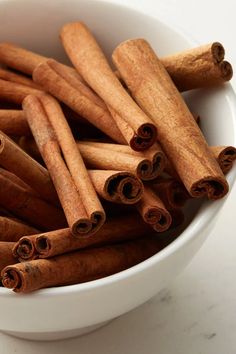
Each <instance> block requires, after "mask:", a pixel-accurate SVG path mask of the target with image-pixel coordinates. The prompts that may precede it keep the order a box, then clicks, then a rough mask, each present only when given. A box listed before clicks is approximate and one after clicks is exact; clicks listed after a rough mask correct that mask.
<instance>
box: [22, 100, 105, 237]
mask: <svg viewBox="0 0 236 354" xmlns="http://www.w3.org/2000/svg"><path fill="white" fill-rule="evenodd" d="M23 109H24V111H25V113H26V117H27V120H28V123H29V126H30V128H31V130H32V133H33V136H34V138H35V140H36V143H37V145H38V148H39V151H40V153H41V155H42V157H43V159H44V162H45V164H46V166H47V168H48V171H49V173H50V175H51V178H52V181H53V183H54V186H55V188H56V191H57V193H58V196H59V199H60V201H61V205H62V207H63V210H64V212H65V216H66V218H67V221H68V224H69V227H70V229H71V231H72V233H73V234H74V235H75V236H85V235H87V234H88V233H89V232H91V231H93V232H96V231H97V230H98V229H99V228H100V227H101V226H102V225H103V223H104V221H105V213H104V210H103V208H102V206H101V203H100V201H99V199H98V197H97V194H96V192H95V190H94V187H93V185H92V182H91V180H90V178H89V175H88V172H87V170H86V168H85V166H84V163H83V160H82V158H81V155H80V153H79V151H78V148H77V146H76V143H75V141H74V138H73V135H72V133H71V131H70V128H69V126H68V124H67V122H66V120H65V117H64V115H63V112H62V110H61V108H60V105H59V104H58V103H57V101H56V100H55V99H54V98H52V97H51V96H49V95H42V96H40V97H36V96H28V97H27V98H26V99H25V100H24V102H23ZM61 151H62V153H63V156H64V159H65V162H66V164H67V166H66V164H65V162H64V160H63V158H62V156H61Z"/></svg>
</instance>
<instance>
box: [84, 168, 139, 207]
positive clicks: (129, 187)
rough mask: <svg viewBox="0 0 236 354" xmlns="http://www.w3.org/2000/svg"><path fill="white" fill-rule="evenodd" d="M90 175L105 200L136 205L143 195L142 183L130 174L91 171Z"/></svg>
mask: <svg viewBox="0 0 236 354" xmlns="http://www.w3.org/2000/svg"><path fill="white" fill-rule="evenodd" d="M89 175H90V178H91V180H92V182H93V185H94V188H95V189H96V191H97V193H98V194H99V195H100V196H101V197H102V198H103V199H105V200H108V201H111V202H115V203H122V204H134V203H137V202H138V201H139V200H140V199H141V197H142V195H143V184H142V182H141V181H140V180H139V179H138V178H137V177H136V176H135V175H134V174H132V173H130V172H124V171H119V172H118V171H109V170H108V171H106V170H89Z"/></svg>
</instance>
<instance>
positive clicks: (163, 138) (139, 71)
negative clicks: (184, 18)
mask: <svg viewBox="0 0 236 354" xmlns="http://www.w3.org/2000/svg"><path fill="white" fill-rule="evenodd" d="M113 61H114V63H115V65H116V66H117V68H118V70H119V72H120V74H121V76H122V77H123V79H124V81H125V82H126V84H127V86H128V88H129V90H130V91H131V92H132V95H133V96H134V97H135V99H136V101H137V102H138V104H139V105H140V107H142V109H143V110H144V111H145V112H147V113H148V114H149V116H150V117H151V118H152V120H153V121H154V122H155V123H156V125H157V126H158V131H159V141H160V143H161V146H162V148H163V150H164V151H165V153H166V155H167V157H168V159H169V160H170V162H171V163H172V164H173V166H174V168H175V169H176V171H177V173H178V175H179V177H180V178H181V180H182V181H183V183H184V185H185V187H186V189H187V191H188V192H189V193H190V195H191V196H193V197H201V196H203V195H207V197H208V198H209V199H219V198H222V197H223V196H225V194H226V193H227V192H228V189H229V187H228V183H227V181H226V179H225V177H224V175H223V173H222V171H221V170H220V168H219V166H218V164H217V162H216V160H215V159H214V156H213V154H212V152H211V151H210V149H209V147H208V145H207V143H206V141H205V138H204V136H203V134H202V133H201V131H200V129H199V127H198V126H197V124H196V122H195V121H194V119H193V118H192V114H191V112H190V111H189V110H188V107H187V106H186V104H185V102H184V100H183V98H182V97H181V95H180V93H179V92H178V90H177V89H176V87H175V85H174V84H173V82H172V80H171V79H170V77H169V75H168V73H167V71H166V70H165V68H164V66H163V65H162V63H161V62H160V60H159V59H158V57H157V56H156V54H155V53H154V51H153V49H152V48H151V46H150V45H149V44H148V42H147V41H145V40H144V39H135V40H128V41H126V42H123V43H121V44H120V45H119V46H118V47H117V48H116V49H115V51H114V52H113Z"/></svg>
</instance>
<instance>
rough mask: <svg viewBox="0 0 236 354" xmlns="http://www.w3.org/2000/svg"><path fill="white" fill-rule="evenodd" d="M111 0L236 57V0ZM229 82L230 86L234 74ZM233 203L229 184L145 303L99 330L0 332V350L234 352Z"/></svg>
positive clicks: (129, 353) (235, 250)
mask: <svg viewBox="0 0 236 354" xmlns="http://www.w3.org/2000/svg"><path fill="white" fill-rule="evenodd" d="M54 1H55V0H54ZM98 1H99V0H98ZM116 2H120V3H123V4H126V5H128V6H133V7H135V8H137V9H141V10H142V11H144V12H146V13H150V14H152V15H154V16H157V17H161V18H162V19H165V20H166V21H168V20H171V21H172V22H174V23H176V24H177V26H178V27H182V29H184V30H186V31H187V32H188V33H190V34H191V35H192V36H193V37H195V38H196V39H198V40H199V41H200V42H201V43H207V42H210V41H221V42H223V43H224V45H225V47H226V51H227V59H228V60H229V61H231V62H232V63H233V64H235V63H236V45H235V33H236V25H235V20H236V2H235V0H224V1H218V0H197V1H195V0H157V1H155V0H126V1H125V0H116ZM232 83H233V85H234V88H236V79H233V80H232ZM222 119H223V117H222ZM235 209H236V186H235V187H234V189H233V191H232V193H231V195H230V197H229V198H228V200H227V202H226V203H225V206H224V209H223V211H222V213H221V215H220V217H219V220H218V222H217V223H216V226H215V228H214V231H213V232H212V233H211V235H210V237H209V238H208V240H207V241H206V243H205V244H204V246H203V247H202V249H201V250H200V252H199V253H198V254H197V256H196V257H195V258H194V260H193V261H192V262H191V264H190V265H189V266H188V267H187V268H186V269H185V271H184V272H183V273H182V274H181V275H180V276H179V277H178V278H177V279H176V280H175V282H174V283H172V284H171V285H170V286H169V287H168V289H166V290H164V291H162V293H161V294H159V295H158V296H156V297H155V298H153V299H152V300H150V301H149V302H148V303H146V304H144V305H143V306H141V307H139V308H138V309H136V310H134V311H132V312H130V313H128V314H126V315H124V316H122V317H120V318H119V319H117V320H115V321H113V322H111V323H110V324H109V325H107V326H105V327H103V328H102V329H100V330H98V331H96V332H94V333H92V334H89V335H87V336H84V337H80V338H76V339H70V340H66V341H60V342H51V343H50V342H48V343H47V342H30V341H24V340H20V339H16V338H12V337H8V336H6V335H3V334H0V353H1V354H12V353H19V354H29V353H30V354H35V353H44V354H49V353H50V354H62V353H63V354H64V353H70V354H73V353H80V354H118V353H119V354H121V353H122V354H126V353H127V354H234V353H236V279H235V276H236V232H235V229H236V212H235Z"/></svg>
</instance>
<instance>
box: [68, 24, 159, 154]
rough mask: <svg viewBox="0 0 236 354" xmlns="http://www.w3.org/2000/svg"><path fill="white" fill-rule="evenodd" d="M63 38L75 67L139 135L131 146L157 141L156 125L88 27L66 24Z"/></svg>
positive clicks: (112, 110)
mask: <svg viewBox="0 0 236 354" xmlns="http://www.w3.org/2000/svg"><path fill="white" fill-rule="evenodd" d="M61 40H62V44H63V46H64V48H65V51H66V53H67V54H68V56H69V58H70V59H71V61H72V63H73V65H74V66H75V68H76V69H77V70H78V72H79V73H80V74H81V76H82V77H83V79H84V80H85V81H86V82H87V83H88V84H89V86H90V87H91V88H92V89H93V90H94V91H95V92H96V93H97V94H98V95H99V96H100V97H101V98H102V99H103V100H104V102H105V103H106V105H107V106H108V108H109V109H110V110H111V113H112V115H113V118H114V119H116V115H118V117H121V118H122V119H123V120H124V121H125V122H126V123H127V125H128V126H130V127H131V128H132V129H133V131H134V133H135V135H136V139H135V140H134V141H132V143H133V144H132V145H131V147H132V148H133V149H134V150H145V149H148V148H149V147H150V146H151V145H152V144H154V142H155V141H156V136H157V130H156V127H155V125H154V124H153V122H152V121H151V119H150V118H149V117H148V116H147V115H146V114H145V113H144V112H143V111H142V110H141V109H140V108H139V107H138V105H137V104H136V103H135V102H134V101H133V99H132V98H131V97H130V96H129V94H128V93H127V92H126V90H125V89H124V88H123V86H122V85H121V83H120V81H119V80H118V79H117V77H116V76H115V74H114V73H113V71H112V69H111V68H110V66H109V64H108V62H107V60H106V58H105V56H104V54H103V52H102V50H101V48H100V47H99V45H98V43H97V42H96V40H95V38H94V37H93V35H92V33H91V32H90V31H89V29H88V28H87V27H86V26H85V25H84V24H82V23H80V22H75V23H69V24H66V25H65V26H63V28H62V30H61ZM113 113H114V114H113ZM118 126H119V124H118Z"/></svg>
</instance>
